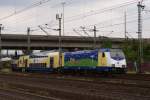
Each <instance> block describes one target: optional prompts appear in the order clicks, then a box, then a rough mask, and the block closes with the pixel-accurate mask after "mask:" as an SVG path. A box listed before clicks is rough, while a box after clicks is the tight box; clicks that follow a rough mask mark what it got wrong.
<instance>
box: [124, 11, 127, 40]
mask: <svg viewBox="0 0 150 100" xmlns="http://www.w3.org/2000/svg"><path fill="white" fill-rule="evenodd" d="M124 36H125V40H126V39H127V14H126V12H125V13H124Z"/></svg>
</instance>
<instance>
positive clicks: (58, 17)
mask: <svg viewBox="0 0 150 100" xmlns="http://www.w3.org/2000/svg"><path fill="white" fill-rule="evenodd" d="M56 19H57V20H58V21H59V29H58V30H59V67H61V65H62V63H61V59H62V56H61V53H62V52H61V42H62V41H61V20H62V14H61V16H59V15H58V14H57V15H56Z"/></svg>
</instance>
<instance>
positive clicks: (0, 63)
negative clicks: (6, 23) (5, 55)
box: [0, 24, 2, 68]
mask: <svg viewBox="0 0 150 100" xmlns="http://www.w3.org/2000/svg"><path fill="white" fill-rule="evenodd" d="M1 34H2V24H0V68H2V62H1V61H2V60H1V59H2V51H1V50H2V37H1Z"/></svg>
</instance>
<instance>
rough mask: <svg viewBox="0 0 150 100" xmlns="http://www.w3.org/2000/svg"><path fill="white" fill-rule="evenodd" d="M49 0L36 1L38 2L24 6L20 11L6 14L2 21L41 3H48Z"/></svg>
mask: <svg viewBox="0 0 150 100" xmlns="http://www.w3.org/2000/svg"><path fill="white" fill-rule="evenodd" d="M49 1H51V0H41V1H39V2H36V3H34V4H32V5H30V6H28V7H26V8H23V9H21V10H19V11H16V12H14V13H12V14H10V15H8V16H5V17H2V18H0V21H2V20H5V19H8V18H10V17H12V16H15V15H17V14H20V13H23V12H24V11H27V10H29V9H32V8H34V7H37V6H40V5H42V4H44V3H47V2H49Z"/></svg>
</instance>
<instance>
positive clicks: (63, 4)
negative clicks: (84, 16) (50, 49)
mask: <svg viewBox="0 0 150 100" xmlns="http://www.w3.org/2000/svg"><path fill="white" fill-rule="evenodd" d="M65 4H66V3H65V2H62V6H63V36H64V35H65Z"/></svg>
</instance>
